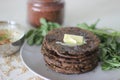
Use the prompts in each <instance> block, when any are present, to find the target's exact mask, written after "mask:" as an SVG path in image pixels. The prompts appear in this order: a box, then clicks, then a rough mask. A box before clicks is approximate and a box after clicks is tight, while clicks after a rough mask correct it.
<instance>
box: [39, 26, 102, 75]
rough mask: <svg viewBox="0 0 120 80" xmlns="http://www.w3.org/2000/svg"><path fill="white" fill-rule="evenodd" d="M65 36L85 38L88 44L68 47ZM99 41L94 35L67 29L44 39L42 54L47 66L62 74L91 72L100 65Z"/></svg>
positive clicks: (55, 30) (51, 33)
mask: <svg viewBox="0 0 120 80" xmlns="http://www.w3.org/2000/svg"><path fill="white" fill-rule="evenodd" d="M64 34H73V35H81V36H84V38H85V40H86V44H84V45H81V46H66V45H61V44H58V43H56V42H62V43H63V37H64ZM99 43H100V41H99V39H98V38H97V37H96V36H95V35H94V34H93V33H92V32H89V31H86V30H83V29H80V28H75V27H67V28H59V29H54V30H52V31H50V32H49V33H48V34H47V35H46V36H45V38H44V41H43V43H42V47H41V53H42V54H43V56H44V60H45V62H46V64H47V66H48V67H49V68H50V69H52V70H54V71H56V72H60V73H64V74H75V73H84V72H88V71H91V70H92V69H94V68H95V67H96V66H97V64H98V52H99Z"/></svg>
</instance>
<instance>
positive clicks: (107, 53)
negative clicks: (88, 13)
mask: <svg viewBox="0 0 120 80" xmlns="http://www.w3.org/2000/svg"><path fill="white" fill-rule="evenodd" d="M97 23H98V21H96V22H95V23H94V24H92V25H88V24H86V23H82V24H78V25H77V26H78V27H79V28H82V29H86V30H89V31H91V32H93V33H94V34H96V35H97V36H98V37H99V39H100V40H101V43H100V46H99V49H100V55H99V58H100V60H101V66H102V70H110V69H114V68H120V32H118V31H115V30H113V29H108V28H106V29H105V28H102V29H98V28H96V25H97Z"/></svg>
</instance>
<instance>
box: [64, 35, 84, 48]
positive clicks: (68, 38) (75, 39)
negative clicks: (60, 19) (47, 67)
mask: <svg viewBox="0 0 120 80" xmlns="http://www.w3.org/2000/svg"><path fill="white" fill-rule="evenodd" d="M63 41H64V43H65V44H68V45H71V46H76V45H82V44H84V42H85V41H84V37H83V36H78V35H71V34H64V38H63Z"/></svg>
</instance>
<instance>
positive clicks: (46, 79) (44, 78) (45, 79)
mask: <svg viewBox="0 0 120 80" xmlns="http://www.w3.org/2000/svg"><path fill="white" fill-rule="evenodd" d="M26 44H27V43H26V42H24V44H23V45H22V47H21V49H20V58H21V61H22V63H23V65H24V66H25V67H26V68H27V69H28V70H29V71H30V72H32V73H33V74H35V75H36V76H38V77H40V78H42V79H43V80H51V79H48V78H46V77H44V76H42V75H40V74H38V73H37V72H35V71H33V70H32V69H31V68H30V67H29V66H28V65H27V64H26V63H25V61H24V59H23V57H22V56H23V55H22V54H23V53H22V50H23V48H24V46H25V45H26Z"/></svg>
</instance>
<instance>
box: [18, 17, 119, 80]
mask: <svg viewBox="0 0 120 80" xmlns="http://www.w3.org/2000/svg"><path fill="white" fill-rule="evenodd" d="M119 19H120V17H118V16H117V17H110V16H109V17H105V18H101V21H100V22H99V24H98V26H99V27H107V26H109V27H110V28H114V29H117V30H120V20H119ZM94 21H95V20H94ZM88 23H91V22H90V21H88ZM20 53H21V58H22V60H23V62H24V64H25V65H26V67H27V68H28V69H29V70H31V71H32V72H33V73H34V74H36V75H38V76H39V77H41V78H43V79H45V80H120V69H119V70H110V71H102V70H101V67H100V64H99V65H98V66H97V67H96V68H95V69H94V70H93V71H90V72H87V73H83V74H74V75H65V74H60V73H57V72H54V71H52V70H50V69H49V68H48V67H47V66H46V65H45V62H44V60H43V56H42V54H41V52H40V46H29V45H27V43H24V45H23V47H22V48H21V51H20Z"/></svg>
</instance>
